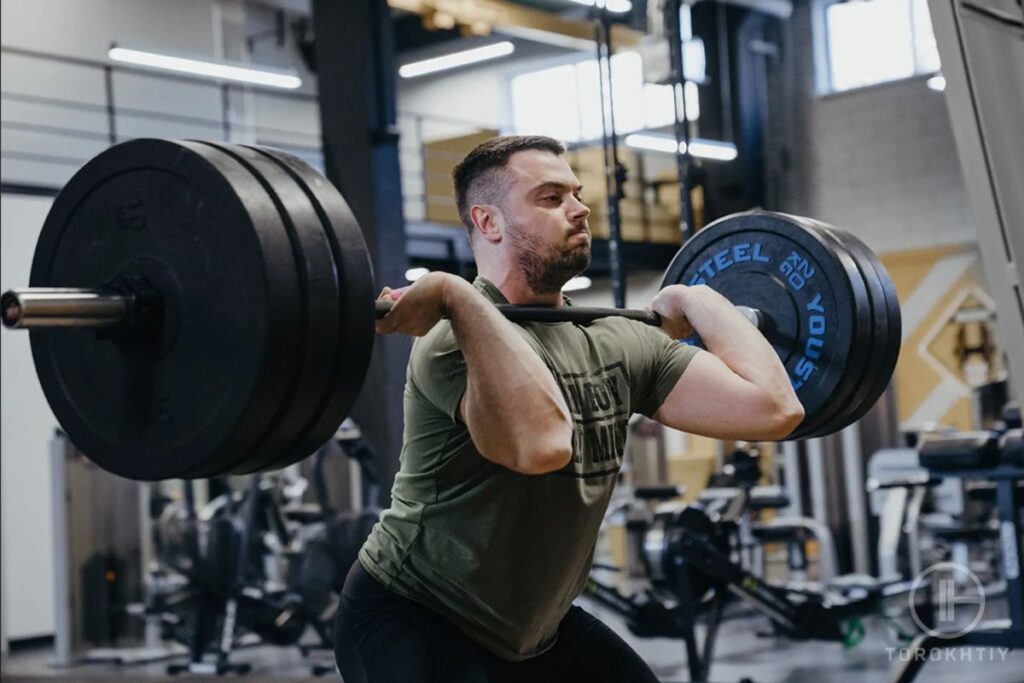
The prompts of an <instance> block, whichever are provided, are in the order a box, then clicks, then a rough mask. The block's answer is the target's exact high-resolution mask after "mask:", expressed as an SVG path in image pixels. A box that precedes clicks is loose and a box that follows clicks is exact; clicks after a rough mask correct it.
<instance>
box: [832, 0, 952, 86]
mask: <svg viewBox="0 0 1024 683" xmlns="http://www.w3.org/2000/svg"><path fill="white" fill-rule="evenodd" d="M820 7H823V8H824V9H823V12H821V14H820V16H819V17H818V22H817V24H818V29H819V33H820V34H823V36H821V37H822V38H823V40H819V41H818V49H819V50H820V51H824V53H825V54H824V55H823V56H824V59H822V58H820V57H819V59H818V71H819V73H818V83H819V90H820V91H821V92H838V91H843V90H850V89H852V88H860V87H863V86H867V85H874V84H876V83H884V82H886V81H893V80H897V79H900V78H909V77H911V76H914V75H917V74H929V73H934V72H936V71H938V70H939V53H938V49H937V48H936V46H935V35H934V34H933V32H932V22H931V16H930V15H929V14H928V3H927V0H852V1H851V2H843V3H828V4H826V3H823V4H822V5H821V6H820Z"/></svg>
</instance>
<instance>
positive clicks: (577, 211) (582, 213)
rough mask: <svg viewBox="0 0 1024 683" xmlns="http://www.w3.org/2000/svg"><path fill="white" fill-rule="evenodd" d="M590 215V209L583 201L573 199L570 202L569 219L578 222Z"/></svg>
mask: <svg viewBox="0 0 1024 683" xmlns="http://www.w3.org/2000/svg"><path fill="white" fill-rule="evenodd" d="M589 215H590V207H588V206H587V205H586V204H584V203H583V200H581V199H577V198H576V197H573V198H572V200H570V202H569V218H570V219H571V220H573V221H578V220H580V219H581V218H586V217H587V216H589Z"/></svg>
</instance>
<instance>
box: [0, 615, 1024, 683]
mask: <svg viewBox="0 0 1024 683" xmlns="http://www.w3.org/2000/svg"><path fill="white" fill-rule="evenodd" d="M581 604H582V605H583V606H584V607H585V608H586V609H588V610H589V611H591V612H593V613H594V614H596V615H597V616H599V617H601V618H602V619H603V620H604V621H605V622H606V623H608V624H609V625H610V626H611V627H612V628H614V629H615V630H616V631H617V632H619V633H620V634H621V635H622V636H623V637H624V638H625V639H626V640H627V641H628V642H630V643H631V644H632V645H633V646H634V647H635V649H636V650H637V652H639V653H640V655H641V656H642V657H644V659H645V660H646V661H647V662H649V663H650V665H651V667H652V668H653V669H654V671H655V673H657V675H658V677H659V678H660V679H661V680H662V681H665V682H677V681H678V682H682V681H687V680H688V676H687V670H686V655H685V652H684V646H683V643H682V641H681V640H671V639H638V638H635V637H633V636H632V635H631V634H630V633H629V632H628V631H627V630H626V628H625V626H624V624H623V623H622V622H621V620H620V619H619V618H618V617H617V616H616V615H615V614H613V613H611V612H609V611H607V610H606V609H603V608H602V607H600V606H598V605H595V604H593V603H591V602H590V601H589V600H586V599H581ZM738 607H740V609H738V610H733V611H734V612H738V613H739V614H740V616H737V617H735V618H732V619H729V620H727V621H726V622H724V623H723V625H722V627H721V629H720V631H719V637H718V644H717V648H716V656H715V660H714V663H713V665H712V667H711V676H710V680H711V681H714V682H723V683H724V682H731V683H737V682H739V681H741V680H743V679H744V678H747V679H750V680H751V681H754V683H864V682H868V683H873V682H875V681H878V682H880V683H882V682H885V681H888V680H889V678H890V675H891V672H892V670H893V667H894V666H895V664H896V658H897V657H898V656H899V654H898V651H897V650H896V649H895V647H896V645H895V644H894V642H892V641H890V640H889V639H888V638H887V635H886V629H885V628H884V627H883V626H882V624H881V623H880V622H879V621H878V620H876V619H869V620H867V621H866V622H865V626H866V630H867V635H866V637H865V639H864V641H863V642H861V643H860V644H859V645H858V646H857V647H855V648H851V649H848V650H847V649H844V647H843V646H842V645H841V644H838V643H829V642H817V641H814V642H806V641H805V642H794V641H791V640H787V639H784V638H778V637H773V636H770V637H762V636H759V635H758V633H759V632H764V631H767V630H768V622H767V620H766V619H765V618H764V617H760V616H757V615H753V614H750V613H747V612H746V611H745V610H744V609H742V607H741V606H738ZM986 612H987V610H986ZM986 616H987V617H988V616H989V615H988V614H986ZM936 656H939V655H936ZM942 656H943V657H947V655H945V654H943V655H942ZM968 656H969V657H970V661H966V659H967V657H968ZM330 657H331V655H330V653H327V652H324V653H320V654H318V655H316V661H320V662H330V661H331V659H330ZM951 657H953V658H955V659H956V660H957V661H952V660H949V661H930V662H928V663H927V664H926V665H925V667H924V669H923V670H922V672H921V673H920V674H919V676H918V678H917V681H918V682H919V683H964V682H965V681H966V682H969V683H1024V650H1018V651H1010V652H1006V653H1003V652H1000V651H998V650H994V649H990V648H986V649H984V650H979V649H977V648H972V649H971V651H970V653H968V652H967V651H966V650H964V649H959V650H956V651H955V653H954V654H953V655H952V656H951ZM52 661H53V650H52V648H40V649H36V650H31V651H26V652H16V653H14V654H12V655H9V656H8V657H6V658H5V659H4V661H3V667H2V673H3V680H4V683H17V682H18V681H31V680H38V681H43V682H44V683H56V682H57V681H80V680H108V681H110V680H144V681H146V683H150V682H153V683H156V682H160V683H164V682H165V681H167V682H169V681H176V682H184V681H193V680H195V681H201V680H206V681H209V680H216V679H215V678H212V677H206V676H178V677H175V678H169V677H168V676H167V673H166V663H153V664H145V665H134V666H115V665H111V664H83V665H78V666H74V667H72V668H70V669H63V670H58V669H55V668H54V667H53V666H52ZM232 661H236V662H246V663H249V664H251V665H252V671H251V673H250V674H248V675H246V676H244V677H242V678H240V679H238V680H246V681H250V683H269V682H271V681H273V682H274V683H278V682H281V683H283V682H284V681H293V682H294V681H304V682H311V681H327V680H338V678H337V676H336V674H334V675H331V676H326V677H323V678H314V677H313V676H312V675H311V667H310V664H311V660H309V659H304V658H303V657H302V656H301V654H300V653H299V652H298V650H297V649H296V648H277V647H270V646H257V647H252V648H246V649H242V650H239V651H237V652H236V653H235V654H234V655H233V657H232ZM233 678H237V677H234V676H233Z"/></svg>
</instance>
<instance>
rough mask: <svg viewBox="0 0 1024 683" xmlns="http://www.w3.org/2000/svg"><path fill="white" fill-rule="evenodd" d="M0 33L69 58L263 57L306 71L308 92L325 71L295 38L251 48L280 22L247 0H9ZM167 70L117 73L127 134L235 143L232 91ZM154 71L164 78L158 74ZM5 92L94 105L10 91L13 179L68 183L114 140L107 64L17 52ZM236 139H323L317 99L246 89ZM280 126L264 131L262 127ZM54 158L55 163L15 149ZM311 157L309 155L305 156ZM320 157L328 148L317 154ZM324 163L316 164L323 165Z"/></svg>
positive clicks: (122, 131)
mask: <svg viewBox="0 0 1024 683" xmlns="http://www.w3.org/2000/svg"><path fill="white" fill-rule="evenodd" d="M0 2H2V11H3V16H2V22H0V40H2V42H3V44H4V46H6V47H15V48H25V49H30V50H34V51H38V52H45V53H52V54H57V55H62V56H68V57H77V58H84V59H89V60H99V61H101V62H106V61H107V56H106V55H107V50H108V48H109V47H110V45H111V43H118V44H120V45H123V46H125V47H134V48H138V49H143V50H150V51H155V52H166V53H171V54H180V55H183V56H190V57H196V58H199V59H222V58H227V59H232V60H235V61H252V63H255V64H267V65H268V66H274V67H292V68H295V69H296V70H297V71H299V72H300V75H301V76H302V77H303V80H304V85H303V88H302V89H300V92H303V93H306V94H308V93H312V92H315V79H314V78H313V77H312V75H311V74H309V72H308V71H307V70H306V69H305V67H304V66H303V65H302V64H301V59H299V57H298V54H297V52H296V51H295V49H294V38H293V37H292V36H291V35H290V34H289V35H288V39H287V41H286V44H285V45H284V46H283V47H279V46H277V44H276V43H275V42H274V41H273V40H270V41H265V42H260V43H258V44H257V46H256V50H254V54H253V55H252V56H251V60H250V56H249V55H247V54H246V50H245V47H244V44H245V37H246V36H247V35H250V34H254V33H256V32H257V31H259V30H262V29H264V28H266V27H268V26H271V25H272V24H273V12H272V11H270V10H268V9H266V8H264V7H260V6H244V5H243V3H242V2H241V0H173V2H169V1H167V0H162V1H161V0H33V1H32V2H25V1H24V0H0ZM157 73H158V72H146V73H126V72H124V71H115V72H114V74H113V100H114V104H115V107H116V108H117V110H118V113H117V116H116V122H115V123H116V132H117V136H118V139H127V138H132V137H143V136H152V137H165V138H207V139H214V140H220V139H224V132H223V127H222V118H223V116H222V112H223V108H222V94H221V91H220V89H219V86H218V84H217V83H216V82H214V81H208V80H202V79H197V80H194V81H192V82H184V81H180V80H175V81H171V80H167V79H166V78H159V77H157ZM147 74H154V75H152V76H151V75H147ZM0 77H2V79H3V83H4V91H5V92H9V93H15V94H17V95H28V96H41V97H47V98H58V99H62V100H68V101H70V102H72V103H85V104H87V105H92V106H93V107H94V108H97V109H96V110H94V111H89V110H83V109H81V108H75V107H59V106H52V105H49V104H40V103H37V102H22V101H18V100H17V99H15V98H12V97H5V98H4V120H5V122H15V123H14V124H13V125H12V124H11V123H7V124H6V125H5V126H4V127H3V140H2V142H3V148H4V151H5V156H4V168H3V177H4V180H6V181H8V182H21V183H32V184H40V185H47V186H57V187H59V186H61V185H63V183H64V182H66V180H67V179H68V177H70V175H71V174H72V173H73V172H74V171H75V170H76V169H77V168H78V167H79V166H81V165H82V163H84V162H85V161H87V160H88V159H89V158H91V157H92V156H95V155H96V154H97V153H98V152H99V151H101V150H103V149H104V148H106V146H107V145H108V140H107V138H106V136H107V134H108V130H109V129H108V120H107V113H106V111H105V110H104V109H103V107H104V106H105V104H106V99H105V97H106V96H105V84H104V77H103V72H102V70H101V69H97V68H93V67H89V66H75V65H69V64H65V63H54V62H50V61H45V60H40V59H37V58H33V57H26V56H20V55H15V54H11V53H6V54H4V56H3V62H2V74H0ZM133 109H135V110H146V111H149V112H157V113H160V114H166V115H170V116H181V117H192V118H195V119H202V120H203V121H198V122H188V121H169V120H164V119H155V118H153V117H150V116H146V115H141V114H136V113H133V112H132V111H131V110H133ZM229 111H230V114H229V116H230V119H231V121H232V125H231V134H230V139H231V140H233V141H238V142H262V141H263V140H262V139H261V138H268V139H267V142H273V143H275V144H277V145H278V146H283V147H288V146H289V145H301V146H305V147H315V148H318V147H319V125H318V121H319V118H318V116H319V115H318V110H317V105H316V101H315V99H310V98H295V97H291V98H289V99H283V98H281V97H278V96H275V95H274V94H269V93H261V92H254V91H253V92H249V93H242V92H239V91H238V90H237V89H236V90H234V91H233V92H232V95H231V97H230V104H229ZM26 122H27V123H30V124H34V125H39V124H42V125H44V126H50V127H53V128H70V129H75V130H78V131H84V132H85V134H84V135H82V136H77V137H76V136H69V135H66V134H61V133H59V132H57V131H26V130H23V129H20V128H18V127H17V124H18V123H26ZM257 125H259V126H266V127H268V128H272V129H281V130H278V131H266V132H265V133H264V134H262V135H258V134H257V133H256V132H255V131H254V130H253V126H257ZM12 153H14V154H15V155H17V154H19V153H29V154H34V155H40V154H41V155H47V156H49V157H59V159H55V158H50V159H47V160H30V159H25V158H16V157H15V156H12ZM303 156H305V155H303ZM315 156H317V157H319V155H315ZM318 160H319V159H315V160H314V161H318Z"/></svg>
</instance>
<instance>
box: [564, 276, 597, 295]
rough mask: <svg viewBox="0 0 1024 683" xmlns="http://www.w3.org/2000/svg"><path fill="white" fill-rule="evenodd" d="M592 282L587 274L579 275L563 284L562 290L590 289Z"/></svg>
mask: <svg viewBox="0 0 1024 683" xmlns="http://www.w3.org/2000/svg"><path fill="white" fill-rule="evenodd" d="M591 284H593V283H592V282H591V281H590V278H589V277H587V276H586V275H577V276H576V277H574V278H572V279H571V280H569V281H568V282H566V283H565V284H564V285H562V291H563V292H576V291H579V290H581V289H589V288H590V285H591Z"/></svg>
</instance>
